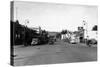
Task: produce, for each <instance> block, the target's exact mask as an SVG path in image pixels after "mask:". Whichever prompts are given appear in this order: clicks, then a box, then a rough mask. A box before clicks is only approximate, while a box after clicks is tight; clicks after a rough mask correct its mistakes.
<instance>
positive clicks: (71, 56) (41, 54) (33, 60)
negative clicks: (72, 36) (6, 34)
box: [14, 41, 97, 66]
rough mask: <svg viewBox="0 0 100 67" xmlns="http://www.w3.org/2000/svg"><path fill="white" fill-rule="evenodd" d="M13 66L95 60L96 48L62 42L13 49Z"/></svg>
mask: <svg viewBox="0 0 100 67" xmlns="http://www.w3.org/2000/svg"><path fill="white" fill-rule="evenodd" d="M14 53H15V55H16V57H14V65H16V66H19V65H21V66H23V65H39V64H55V63H71V62H84V61H96V60H97V47H87V46H86V45H84V44H68V43H65V42H63V41H59V42H56V43H55V44H54V45H39V46H29V47H21V46H20V47H14Z"/></svg>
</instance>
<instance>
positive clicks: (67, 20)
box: [14, 1, 98, 32]
mask: <svg viewBox="0 0 100 67" xmlns="http://www.w3.org/2000/svg"><path fill="white" fill-rule="evenodd" d="M97 11H98V9H97V6H86V5H72V4H58V3H42V2H23V1H15V2H14V20H16V19H17V20H19V23H20V24H23V25H25V24H26V25H27V26H28V27H38V26H40V27H41V28H42V29H45V30H47V31H57V32H59V31H61V30H63V29H68V30H70V31H76V30H77V27H78V26H82V25H83V23H82V22H83V20H85V21H86V23H87V26H88V30H91V29H92V27H93V26H94V25H97V24H98V12H97ZM27 21H29V23H26V22H27Z"/></svg>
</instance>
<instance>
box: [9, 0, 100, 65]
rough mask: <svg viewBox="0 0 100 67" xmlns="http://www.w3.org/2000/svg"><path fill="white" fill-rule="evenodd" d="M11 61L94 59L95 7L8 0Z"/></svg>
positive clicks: (96, 38)
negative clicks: (9, 2)
mask: <svg viewBox="0 0 100 67" xmlns="http://www.w3.org/2000/svg"><path fill="white" fill-rule="evenodd" d="M10 7H11V11H10V12H11V13H10V14H11V20H10V24H11V45H10V47H11V57H10V59H11V65H13V66H27V65H43V64H59V63H76V62H91V61H97V47H98V7H97V6H93V5H74V4H63V3H61V4H60V3H46V2H24V1H11V6H10Z"/></svg>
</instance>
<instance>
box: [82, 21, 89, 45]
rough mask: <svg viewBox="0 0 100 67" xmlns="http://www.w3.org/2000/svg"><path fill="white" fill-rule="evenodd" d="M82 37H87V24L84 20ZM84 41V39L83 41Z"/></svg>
mask: <svg viewBox="0 0 100 67" xmlns="http://www.w3.org/2000/svg"><path fill="white" fill-rule="evenodd" d="M83 29H84V38H86V40H87V39H88V25H87V22H86V20H83ZM85 43H86V41H85Z"/></svg>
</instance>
